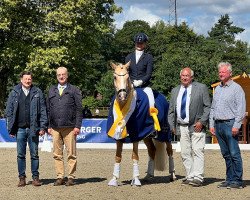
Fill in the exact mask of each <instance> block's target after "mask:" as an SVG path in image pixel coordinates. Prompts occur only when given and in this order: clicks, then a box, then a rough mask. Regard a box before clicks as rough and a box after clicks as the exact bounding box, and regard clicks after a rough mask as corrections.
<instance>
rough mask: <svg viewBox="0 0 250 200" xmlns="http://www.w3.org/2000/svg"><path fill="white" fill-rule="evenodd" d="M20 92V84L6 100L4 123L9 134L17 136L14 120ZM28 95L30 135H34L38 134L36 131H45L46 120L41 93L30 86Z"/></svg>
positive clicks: (36, 88)
mask: <svg viewBox="0 0 250 200" xmlns="http://www.w3.org/2000/svg"><path fill="white" fill-rule="evenodd" d="M21 90H22V84H21V83H20V84H18V85H16V86H15V87H14V88H13V90H12V91H11V92H10V94H9V97H8V100H7V107H6V118H7V119H6V121H7V129H8V132H9V134H17V130H18V126H17V122H16V119H17V111H18V102H19V98H20V94H21ZM29 94H30V133H31V134H32V135H36V134H38V131H40V130H46V129H47V123H48V119H47V113H46V105H45V99H44V96H43V93H42V91H41V90H40V89H39V88H38V87H36V86H31V88H30V91H29Z"/></svg>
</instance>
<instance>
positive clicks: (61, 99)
mask: <svg viewBox="0 0 250 200" xmlns="http://www.w3.org/2000/svg"><path fill="white" fill-rule="evenodd" d="M47 111H48V119H49V128H81V125H82V94H81V91H80V90H79V89H78V88H77V87H76V86H74V85H71V84H69V83H67V87H66V88H65V89H64V90H63V93H62V95H61V96H60V95H59V91H58V89H57V85H53V86H51V87H50V89H49V93H48V97H47Z"/></svg>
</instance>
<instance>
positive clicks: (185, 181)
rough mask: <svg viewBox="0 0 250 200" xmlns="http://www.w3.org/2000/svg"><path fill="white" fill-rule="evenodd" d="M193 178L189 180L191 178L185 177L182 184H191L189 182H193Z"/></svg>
mask: <svg viewBox="0 0 250 200" xmlns="http://www.w3.org/2000/svg"><path fill="white" fill-rule="evenodd" d="M191 181H192V180H189V179H183V180H182V183H181V184H182V185H189V183H190V182H191Z"/></svg>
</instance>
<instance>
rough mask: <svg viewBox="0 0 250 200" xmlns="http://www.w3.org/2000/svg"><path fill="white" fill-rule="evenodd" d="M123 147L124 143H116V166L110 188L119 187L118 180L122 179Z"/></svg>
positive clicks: (118, 141)
mask: <svg viewBox="0 0 250 200" xmlns="http://www.w3.org/2000/svg"><path fill="white" fill-rule="evenodd" d="M122 147H123V143H122V142H121V141H120V140H117V141H116V156H115V165H114V171H113V178H112V179H111V180H110V181H109V183H108V185H109V186H118V185H119V184H118V179H119V178H120V170H121V166H120V164H121V160H122Z"/></svg>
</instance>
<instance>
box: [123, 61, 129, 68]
mask: <svg viewBox="0 0 250 200" xmlns="http://www.w3.org/2000/svg"><path fill="white" fill-rule="evenodd" d="M130 63H131V60H130V61H128V62H127V63H126V64H125V65H124V66H125V67H126V69H128V68H129V66H130Z"/></svg>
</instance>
